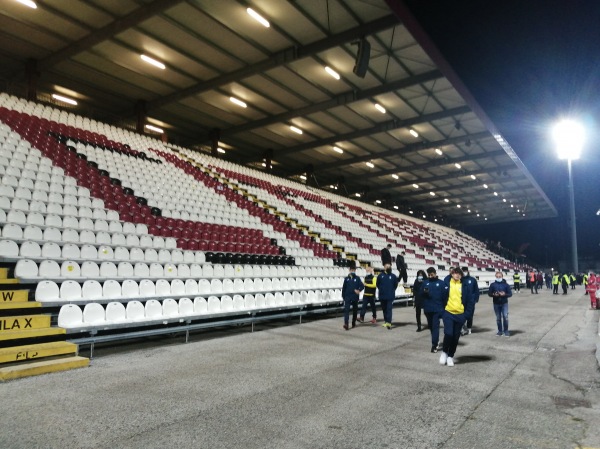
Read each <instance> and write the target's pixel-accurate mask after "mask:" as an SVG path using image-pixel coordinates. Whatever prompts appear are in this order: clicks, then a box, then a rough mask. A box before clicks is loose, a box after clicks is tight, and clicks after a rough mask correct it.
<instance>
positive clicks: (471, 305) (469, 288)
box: [444, 276, 479, 320]
mask: <svg viewBox="0 0 600 449" xmlns="http://www.w3.org/2000/svg"><path fill="white" fill-rule="evenodd" d="M451 279H452V277H451V276H446V279H444V284H446V286H447V287H448V292H450V280H451ZM469 279H473V278H471V276H465V277H464V278H461V283H462V293H461V301H462V305H463V307H464V308H465V312H464V314H465V318H466V319H467V320H468V319H470V318H473V313H474V312H475V302H476V301H475V299H477V300H479V289H474V288H473V282H472V281H471V282H469ZM474 290H477V293H475V291H474ZM447 303H448V295H446V301H445V302H444V309H445V308H446V304H447Z"/></svg>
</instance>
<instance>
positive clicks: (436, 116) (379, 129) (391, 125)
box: [276, 106, 470, 159]
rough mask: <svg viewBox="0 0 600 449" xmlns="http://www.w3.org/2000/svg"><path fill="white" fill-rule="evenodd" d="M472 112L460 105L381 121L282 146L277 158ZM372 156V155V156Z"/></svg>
mask: <svg viewBox="0 0 600 449" xmlns="http://www.w3.org/2000/svg"><path fill="white" fill-rule="evenodd" d="M467 112H470V109H469V107H468V106H459V107H457V108H453V109H446V110H445V111H439V112H433V113H431V114H425V115H419V116H417V117H412V118H409V119H406V120H388V121H387V122H383V123H380V124H378V125H376V126H373V127H371V128H365V129H359V130H358V131H352V132H349V133H346V134H338V135H335V136H331V137H326V138H324V139H319V140H313V141H311V142H306V143H302V144H300V145H296V146H294V147H288V148H282V149H279V150H277V153H276V159H279V158H280V157H281V156H287V155H290V154H294V153H299V152H301V151H306V150H310V149H312V148H317V147H321V146H324V145H331V144H333V143H336V142H342V141H344V140H353V139H358V138H359V137H365V136H370V135H372V134H378V133H384V132H387V131H393V130H395V129H398V128H406V127H409V126H413V125H417V124H419V123H425V122H431V121H433V120H440V119H443V118H447V117H452V116H454V115H460V114H466V113H467ZM371 158H372V157H371Z"/></svg>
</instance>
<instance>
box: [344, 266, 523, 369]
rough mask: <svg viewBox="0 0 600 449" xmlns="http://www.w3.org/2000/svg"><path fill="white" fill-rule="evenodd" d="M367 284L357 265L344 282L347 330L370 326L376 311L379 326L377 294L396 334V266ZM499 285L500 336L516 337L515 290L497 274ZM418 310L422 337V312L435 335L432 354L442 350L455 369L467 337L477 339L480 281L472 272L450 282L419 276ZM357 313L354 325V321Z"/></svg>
mask: <svg viewBox="0 0 600 449" xmlns="http://www.w3.org/2000/svg"><path fill="white" fill-rule="evenodd" d="M366 270H367V275H366V276H365V279H364V282H363V280H361V279H360V277H359V276H357V275H356V265H355V264H351V265H350V267H349V273H348V276H346V278H344V284H343V286H342V298H343V301H344V324H343V328H344V329H345V330H349V329H350V328H354V327H355V326H356V322H357V321H358V322H359V323H364V322H365V315H366V313H367V309H368V308H369V307H370V309H371V314H372V319H371V320H370V322H371V323H373V324H375V323H376V322H377V309H376V305H375V298H376V295H375V293H376V292H378V299H379V301H380V303H381V308H382V311H383V318H384V323H383V325H382V326H383V327H384V328H386V329H388V330H389V329H392V305H393V302H394V299H395V292H396V287H397V286H398V283H399V278H398V276H396V274H395V273H393V272H392V269H391V261H389V263H386V264H385V265H384V271H383V272H381V273H380V274H379V275H378V276H376V277H375V275H374V272H373V267H367V268H366ZM495 276H496V281H495V282H493V283H492V284H491V285H490V288H489V291H488V295H489V296H490V297H491V298H492V300H493V304H494V311H495V313H496V323H497V326H498V332H497V334H496V335H498V336H506V337H509V336H510V332H509V330H508V298H510V297H511V296H512V289H511V287H510V285H509V284H508V282H507V281H506V280H505V279H504V277H503V274H502V272H500V271H498V272H497V273H496V274H495ZM362 291H364V294H363V303H362V307H361V309H360V312H359V310H358V301H359V297H360V293H361V292H362ZM413 295H414V307H415V311H416V320H417V332H421V331H422V330H423V326H422V323H421V312H424V314H425V318H426V319H427V327H428V329H429V331H430V333H431V352H432V353H436V352H438V351H439V350H440V349H441V350H442V353H441V354H440V364H442V365H447V366H454V355H455V353H456V348H457V346H458V342H459V339H460V337H461V336H462V335H469V334H471V331H472V327H473V315H474V313H475V305H476V304H477V302H478V301H479V287H478V284H477V280H476V279H475V278H473V277H472V276H470V274H469V272H468V270H467V269H465V270H462V269H461V268H460V267H452V268H451V269H450V274H448V276H446V277H445V278H444V279H440V278H438V275H437V271H436V269H435V268H434V267H429V268H428V269H427V271H426V272H425V271H423V270H419V271H418V272H417V278H416V279H415V281H414V284H413ZM350 310H352V321H350ZM440 321H441V322H443V323H444V338H443V340H442V341H441V342H440V341H439V340H440Z"/></svg>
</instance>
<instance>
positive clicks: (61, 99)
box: [52, 94, 77, 106]
mask: <svg viewBox="0 0 600 449" xmlns="http://www.w3.org/2000/svg"><path fill="white" fill-rule="evenodd" d="M52 98H54V99H55V100H58V101H62V102H63V103H68V104H72V105H73V106H77V101H75V100H73V99H72V98H69V97H64V96H62V95H58V94H52Z"/></svg>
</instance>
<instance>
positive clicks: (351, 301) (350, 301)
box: [342, 263, 365, 330]
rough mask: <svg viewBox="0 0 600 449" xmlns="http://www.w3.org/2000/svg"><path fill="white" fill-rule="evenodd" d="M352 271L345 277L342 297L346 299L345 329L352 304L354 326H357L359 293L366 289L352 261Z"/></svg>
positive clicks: (350, 268)
mask: <svg viewBox="0 0 600 449" xmlns="http://www.w3.org/2000/svg"><path fill="white" fill-rule="evenodd" d="M349 270H350V272H349V273H348V276H346V277H345V278H344V285H343V286H342V299H343V300H344V329H346V330H348V321H349V319H350V306H352V327H354V326H356V315H357V313H358V295H360V292H361V291H362V290H364V288H365V286H364V285H363V283H362V281H361V280H360V278H359V277H358V276H357V275H356V265H355V264H354V263H351V265H350V267H349Z"/></svg>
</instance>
